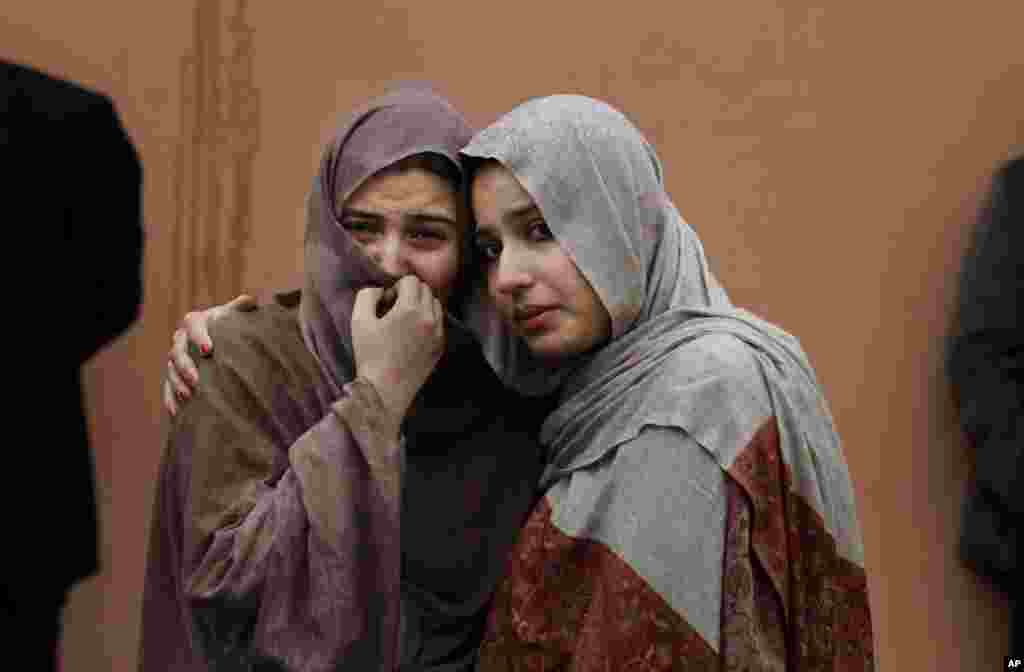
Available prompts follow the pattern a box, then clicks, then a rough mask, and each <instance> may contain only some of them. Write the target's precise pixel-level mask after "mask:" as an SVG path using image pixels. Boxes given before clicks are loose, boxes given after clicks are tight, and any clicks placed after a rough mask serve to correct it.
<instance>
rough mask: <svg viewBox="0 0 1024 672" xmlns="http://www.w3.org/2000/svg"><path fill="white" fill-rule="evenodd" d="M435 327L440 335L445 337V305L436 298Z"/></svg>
mask: <svg viewBox="0 0 1024 672" xmlns="http://www.w3.org/2000/svg"><path fill="white" fill-rule="evenodd" d="M434 319H435V320H436V321H435V322H434V329H435V333H437V335H438V337H439V338H441V339H442V342H443V339H444V306H442V305H441V302H440V301H439V300H437V299H434Z"/></svg>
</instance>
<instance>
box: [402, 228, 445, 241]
mask: <svg viewBox="0 0 1024 672" xmlns="http://www.w3.org/2000/svg"><path fill="white" fill-rule="evenodd" d="M409 236H410V237H411V238H413V239H414V240H422V239H424V238H428V239H430V240H445V236H444V234H442V233H440V232H438V231H434V230H433V229H416V230H415V231H410V232H409Z"/></svg>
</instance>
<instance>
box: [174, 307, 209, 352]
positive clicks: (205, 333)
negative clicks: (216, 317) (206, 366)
mask: <svg viewBox="0 0 1024 672" xmlns="http://www.w3.org/2000/svg"><path fill="white" fill-rule="evenodd" d="M214 310H216V308H210V309H209V310H201V311H198V312H197V311H191V312H188V313H186V314H185V318H184V319H183V320H182V323H183V326H184V327H185V334H186V335H187V336H188V340H189V342H190V343H192V344H194V345H195V346H196V347H198V348H199V352H201V353H202V354H203V355H206V356H209V354H210V353H211V352H213V341H211V340H210V332H209V330H208V328H207V327H208V324H209V321H210V319H211V318H212V317H213V316H212V315H211V313H212V312H213V311H214Z"/></svg>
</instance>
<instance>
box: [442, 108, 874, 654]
mask: <svg viewBox="0 0 1024 672" xmlns="http://www.w3.org/2000/svg"><path fill="white" fill-rule="evenodd" d="M462 153H463V154H464V155H465V156H467V157H473V158H475V159H477V160H479V159H496V160H498V161H499V162H501V163H502V164H503V165H504V166H505V167H507V168H508V169H509V170H510V171H511V172H512V173H513V174H514V175H515V176H516V178H517V179H518V180H519V181H520V182H521V183H522V185H523V186H524V188H525V189H526V190H527V191H528V192H529V193H530V195H531V196H532V198H533V200H534V201H535V202H536V204H537V206H538V207H539V208H540V210H541V212H542V214H543V215H544V217H545V220H546V221H547V224H548V226H549V227H550V229H551V231H552V233H553V234H554V236H555V238H556V239H557V240H558V242H559V244H560V245H561V246H562V247H563V249H564V250H565V251H566V252H567V253H568V254H569V255H570V257H571V258H572V259H573V261H574V262H575V263H576V265H577V266H578V268H579V270H580V271H581V272H582V273H583V275H584V277H585V278H586V279H587V281H588V282H589V283H590V285H591V286H592V287H593V288H594V290H595V291H596V293H597V295H598V297H599V298H600V300H601V301H602V303H603V305H604V306H605V308H606V309H607V310H608V312H609V314H610V316H611V319H612V339H611V341H610V342H609V343H608V344H607V345H605V346H604V347H602V348H600V349H599V350H598V351H597V352H596V353H595V354H592V355H589V356H587V357H585V358H584V359H582V360H580V359H579V358H577V359H574V360H572V361H570V362H567V363H566V364H565V365H564V366H561V367H559V368H548V367H545V366H543V365H542V364H541V363H539V362H537V361H535V360H533V359H532V358H531V357H530V355H529V353H528V351H526V349H525V346H524V345H523V343H522V342H521V341H519V340H518V339H517V338H516V337H515V336H513V335H512V334H510V333H509V332H508V331H507V330H506V329H505V328H504V327H503V326H502V325H501V322H500V319H499V318H498V315H497V313H496V311H495V309H494V308H493V307H492V306H491V305H489V303H488V302H487V300H486V297H485V295H484V292H483V289H482V288H480V289H479V290H478V292H477V293H476V295H475V296H474V299H473V302H472V304H471V306H470V308H469V311H468V313H467V321H468V323H469V324H470V325H471V328H473V329H474V330H475V331H476V333H478V334H479V335H480V337H481V340H482V343H483V345H484V350H485V354H486V355H487V357H488V359H489V361H490V362H491V364H492V366H493V367H494V368H495V370H496V371H497V372H498V375H499V376H500V377H501V378H502V379H503V380H504V381H505V383H506V384H507V385H510V386H511V387H513V388H515V389H517V390H520V391H523V392H526V393H530V394H537V393H544V392H547V391H550V390H552V389H556V388H558V389H559V398H560V402H559V405H558V407H557V410H555V412H554V413H552V414H551V415H550V416H549V417H548V419H547V420H546V422H545V424H544V426H543V429H542V434H541V442H542V443H543V444H544V445H545V447H546V449H547V451H548V458H549V459H548V466H547V469H546V472H545V474H544V475H543V477H542V486H543V488H545V489H546V490H547V495H546V496H545V498H544V500H543V501H542V502H541V503H540V505H539V506H538V507H537V508H536V509H535V511H534V513H533V515H532V516H531V519H530V521H529V522H528V523H527V528H526V532H525V533H524V535H523V536H522V537H521V538H520V542H519V546H518V552H517V554H516V556H515V559H514V560H513V562H512V564H511V565H510V571H509V575H508V577H507V578H506V580H505V583H504V585H503V587H502V589H501V591H500V592H499V595H498V599H497V603H496V605H495V609H494V611H493V613H492V616H491V621H490V625H489V632H488V639H487V642H486V643H485V645H484V649H483V653H482V660H483V661H484V662H483V666H482V669H486V670H492V669H493V670H499V669H500V670H505V669H508V670H512V669H516V670H519V669H554V668H555V667H557V669H572V670H591V669H602V670H603V669H616V670H625V669H645V670H646V669H688V670H689V669H700V670H704V669H716V670H717V669H721V668H720V667H719V666H720V665H721V662H719V658H724V659H725V660H726V661H727V663H726V665H727V669H734V668H733V667H731V666H730V665H738V666H740V667H742V666H743V665H752V666H753V667H751V668H750V669H801V670H803V669H830V670H831V669H835V668H836V666H837V665H838V666H839V667H842V669H861V670H869V669H873V666H874V658H873V644H872V632H871V624H870V610H869V606H868V601H867V588H866V580H865V574H864V553H863V547H862V542H861V533H860V528H859V524H858V519H857V512H856V507H855V503H854V497H853V491H852V487H851V483H850V475H849V471H848V468H847V465H846V461H845V459H844V457H843V452H842V449H841V446H840V440H839V437H838V436H837V435H836V432H835V429H834V427H833V422H832V418H831V415H830V413H829V410H828V407H827V404H826V401H825V399H824V398H823V396H822V392H821V390H820V388H819V386H818V384H817V382H816V380H815V375H814V371H813V369H812V367H811V365H810V363H809V362H808V359H807V357H806V355H805V354H804V352H803V350H802V349H801V347H800V344H799V343H798V341H797V339H796V338H794V337H793V336H791V335H790V334H788V333H786V332H785V331H783V330H782V329H780V328H778V327H776V326H774V325H772V324H769V323H768V322H765V321H764V320H762V319H760V318H758V317H756V316H754V315H753V314H751V313H749V312H747V311H745V310H742V309H739V308H736V307H734V306H733V305H732V304H731V303H730V301H729V298H728V296H727V294H726V292H725V291H724V290H723V289H722V286H721V285H720V284H719V283H718V281H717V280H716V279H715V277H714V276H713V275H712V274H711V271H710V270H709V268H708V264H707V261H706V259H705V256H704V251H703V247H702V245H701V242H700V240H699V239H698V237H697V235H696V233H695V232H694V230H693V229H692V228H691V227H690V225H689V224H687V222H686V221H684V220H683V218H682V217H681V216H680V214H679V213H678V212H677V210H676V208H675V207H674V205H673V204H672V202H671V201H670V200H669V198H668V196H667V195H666V194H665V191H664V188H663V184H664V183H663V173H662V168H661V164H660V162H659V160H658V158H657V156H656V154H655V152H654V150H653V149H652V147H651V146H650V145H649V144H648V143H647V142H646V140H645V139H644V138H643V137H642V135H641V134H640V132H639V131H638V130H637V129H636V128H635V127H634V126H633V125H632V124H631V123H630V122H629V121H628V120H627V119H626V118H625V117H624V116H623V115H622V114H621V113H619V112H618V111H616V110H615V109H613V108H611V107H610V106H608V105H606V104H604V103H602V102H600V101H596V100H592V99H589V98H585V97H582V96H573V95H559V96H551V97H547V98H541V99H535V100H531V101H529V102H527V103H525V104H523V105H521V106H519V107H517V108H516V109H514V110H513V111H512V112H510V113H508V114H507V115H505V116H504V117H502V118H501V119H499V120H498V121H497V122H495V123H494V124H492V125H491V126H490V127H488V128H487V129H485V130H484V131H482V132H480V133H479V134H478V135H477V136H475V137H474V139H473V140H472V142H471V143H470V144H469V145H468V146H467V147H466V148H465V149H463V150H462ZM517 661H518V662H517ZM698 661H704V662H701V663H698ZM561 665H564V666H566V667H564V668H563V667H559V666H561ZM844 665H846V666H845V667H844ZM634 666H635V667H634ZM743 669H747V668H746V667H743Z"/></svg>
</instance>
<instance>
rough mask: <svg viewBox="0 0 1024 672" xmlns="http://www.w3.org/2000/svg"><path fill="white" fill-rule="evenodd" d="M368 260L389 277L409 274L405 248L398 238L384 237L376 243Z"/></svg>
mask: <svg viewBox="0 0 1024 672" xmlns="http://www.w3.org/2000/svg"><path fill="white" fill-rule="evenodd" d="M370 258H372V259H373V261H374V262H375V263H376V264H377V265H378V266H380V268H381V270H383V271H384V272H385V273H387V274H389V275H393V276H396V277H398V276H402V275H407V274H408V273H409V263H408V260H407V259H406V251H405V246H404V245H403V244H402V240H401V237H400V236H385V237H384V238H382V239H381V240H379V241H377V244H376V245H374V247H373V249H372V250H371V251H370Z"/></svg>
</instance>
